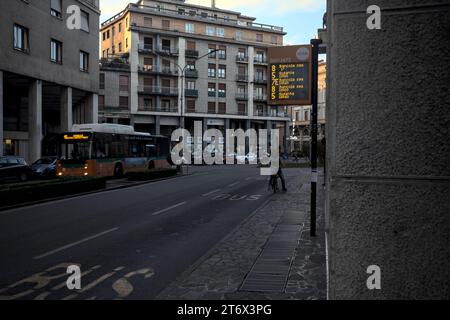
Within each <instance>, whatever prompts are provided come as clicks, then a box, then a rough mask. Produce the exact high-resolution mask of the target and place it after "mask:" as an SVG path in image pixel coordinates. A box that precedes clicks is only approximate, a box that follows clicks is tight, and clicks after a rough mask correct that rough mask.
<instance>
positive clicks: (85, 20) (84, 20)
mask: <svg viewBox="0 0 450 320" xmlns="http://www.w3.org/2000/svg"><path fill="white" fill-rule="evenodd" d="M81 30H83V31H86V32H89V13H87V12H85V11H83V10H81ZM113 30H114V27H113ZM113 35H114V31H113Z"/></svg>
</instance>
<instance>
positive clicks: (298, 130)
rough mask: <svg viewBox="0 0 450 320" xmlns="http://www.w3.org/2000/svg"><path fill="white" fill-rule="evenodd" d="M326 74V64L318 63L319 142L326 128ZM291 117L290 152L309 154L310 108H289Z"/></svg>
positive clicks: (323, 62)
mask: <svg viewBox="0 0 450 320" xmlns="http://www.w3.org/2000/svg"><path fill="white" fill-rule="evenodd" d="M326 74H327V64H326V62H325V61H319V73H318V86H319V91H318V137H319V140H320V139H322V138H323V137H324V136H325V126H326V90H327V83H326ZM289 109H290V116H291V127H290V128H291V131H290V133H291V136H290V151H305V152H309V144H310V142H311V115H312V106H293V107H290V108H289Z"/></svg>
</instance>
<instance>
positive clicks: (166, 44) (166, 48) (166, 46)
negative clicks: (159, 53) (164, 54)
mask: <svg viewBox="0 0 450 320" xmlns="http://www.w3.org/2000/svg"><path fill="white" fill-rule="evenodd" d="M161 44H162V50H163V51H169V52H170V48H171V46H172V43H171V42H170V40H168V39H163V40H162V41H161Z"/></svg>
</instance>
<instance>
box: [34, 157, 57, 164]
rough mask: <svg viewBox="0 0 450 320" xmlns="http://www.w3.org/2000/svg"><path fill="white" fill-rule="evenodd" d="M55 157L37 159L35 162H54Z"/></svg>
mask: <svg viewBox="0 0 450 320" xmlns="http://www.w3.org/2000/svg"><path fill="white" fill-rule="evenodd" d="M54 161H55V159H52V158H42V159H39V160H38V161H36V162H35V163H34V164H52V163H53V162H54Z"/></svg>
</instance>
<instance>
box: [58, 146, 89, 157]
mask: <svg viewBox="0 0 450 320" xmlns="http://www.w3.org/2000/svg"><path fill="white" fill-rule="evenodd" d="M90 151H91V143H90V142H74V143H65V144H63V145H62V148H61V159H65V160H80V161H81V160H82V161H85V160H89V159H90V158H91V152H90Z"/></svg>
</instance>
